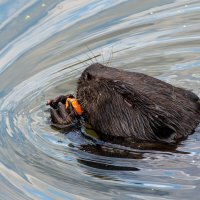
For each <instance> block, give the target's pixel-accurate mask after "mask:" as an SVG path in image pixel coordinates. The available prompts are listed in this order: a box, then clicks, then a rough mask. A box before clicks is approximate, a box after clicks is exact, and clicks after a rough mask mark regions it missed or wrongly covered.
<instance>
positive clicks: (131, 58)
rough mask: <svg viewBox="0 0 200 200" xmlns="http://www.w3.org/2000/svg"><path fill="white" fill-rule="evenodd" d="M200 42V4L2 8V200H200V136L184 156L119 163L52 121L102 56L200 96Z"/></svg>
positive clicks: (134, 1) (94, 0)
mask: <svg viewBox="0 0 200 200" xmlns="http://www.w3.org/2000/svg"><path fill="white" fill-rule="evenodd" d="M199 41H200V2H199V1H198V0H196V1H195V0H190V1H189V0H165V1H160V0H148V1H146V0H142V1H139V0H129V1H125V0H117V1H116V0H115V1H114V0H102V1H98V0H76V1H67V0H66V1H61V0H44V1H41V0H32V1H26V0H18V1H17V0H2V1H0V82H1V84H0V127H1V131H0V133H1V134H0V172H1V174H0V177H1V178H0V186H1V187H0V199H2V200H4V199H5V200H8V199H13V200H16V199H20V200H22V199H44V200H47V199H48V200H49V199H50V200H54V199H58V200H59V199H70V200H72V199H73V200H74V199H82V200H83V199H84V200H85V199H91V200H98V199H99V200H101V199H124V200H126V199H136V200H138V199H143V200H146V199H149V200H151V199H152V200H157V199H159V200H164V199H199V195H200V175H199V174H200V134H199V133H198V132H200V131H198V130H197V131H196V133H195V134H193V135H191V136H189V138H188V139H187V140H186V141H184V142H182V143H181V144H180V145H179V146H178V148H177V151H175V152H170V151H167V152H162V151H153V150H145V151H144V150H143V151H142V150H134V149H132V151H133V153H134V154H135V155H139V156H136V157H135V158H132V159H130V158H118V157H115V158H113V157H108V156H101V155H95V154H91V153H88V152H85V151H82V150H80V149H79V145H80V143H84V142H85V141H84V139H83V141H80V136H79V135H78V133H77V137H79V139H78V140H77V139H76V137H74V135H73V133H71V135H72V136H71V137H70V134H69V135H68V136H65V135H63V134H60V133H59V132H58V131H56V130H54V129H52V128H51V127H50V126H49V124H48V113H47V112H45V109H46V106H45V103H46V101H47V99H49V98H53V97H54V96H56V95H59V94H66V93H74V92H75V90H76V81H77V79H78V77H79V76H80V74H81V72H82V71H83V70H84V68H85V67H86V66H87V65H88V64H91V63H92V62H96V60H95V59H90V58H92V57H93V55H95V56H96V59H97V60H98V62H102V63H108V64H109V65H110V66H113V67H116V68H119V69H124V70H129V71H137V72H142V73H145V74H148V75H151V76H154V77H156V78H159V79H161V80H164V81H166V82H169V83H171V84H174V85H176V86H180V87H184V88H187V89H189V90H192V91H194V92H195V93H196V94H198V95H200V42H199ZM88 47H89V49H91V51H92V53H91V52H90V50H89V49H88ZM86 60H87V61H86ZM83 61H86V62H83Z"/></svg>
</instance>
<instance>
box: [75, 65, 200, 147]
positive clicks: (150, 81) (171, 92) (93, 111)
mask: <svg viewBox="0 0 200 200" xmlns="http://www.w3.org/2000/svg"><path fill="white" fill-rule="evenodd" d="M77 98H78V100H79V103H80V104H81V106H82V108H83V109H84V111H85V113H86V115H87V116H88V120H89V122H90V123H91V125H92V126H93V128H94V129H95V130H96V131H97V132H98V133H99V135H101V136H104V137H105V138H106V137H108V138H109V137H112V138H115V139H116V138H118V137H119V138H126V139H127V140H130V141H136V142H137V141H151V142H154V141H160V142H167V143H176V142H177V141H180V140H182V139H184V138H186V137H187V136H188V135H189V134H191V133H192V132H193V130H194V129H195V127H196V126H197V125H198V123H199V122H200V101H199V98H198V96H197V95H195V94H194V93H192V92H190V91H187V90H185V89H182V88H178V87H174V86H172V85H170V84H168V83H165V82H163V81H161V80H158V79H155V78H153V77H150V76H148V75H144V74H141V73H136V72H127V71H122V70H118V69H114V68H110V67H106V66H103V65H101V64H99V63H96V64H93V65H91V66H89V67H88V68H86V70H85V71H84V72H83V73H82V75H81V77H80V79H79V81H78V88H77Z"/></svg>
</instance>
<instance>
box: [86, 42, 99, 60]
mask: <svg viewBox="0 0 200 200" xmlns="http://www.w3.org/2000/svg"><path fill="white" fill-rule="evenodd" d="M86 47H87V49H88V50H89V52H90V53H91V54H92V56H93V58H95V60H96V62H97V63H98V60H97V58H96V57H97V56H95V55H94V53H93V52H92V50H91V49H90V48H89V46H87V45H86Z"/></svg>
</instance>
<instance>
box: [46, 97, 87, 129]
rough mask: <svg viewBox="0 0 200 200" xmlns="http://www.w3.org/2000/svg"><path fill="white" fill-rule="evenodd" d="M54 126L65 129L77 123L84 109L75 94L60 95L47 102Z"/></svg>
mask: <svg viewBox="0 0 200 200" xmlns="http://www.w3.org/2000/svg"><path fill="white" fill-rule="evenodd" d="M47 105H49V106H50V115H51V117H50V118H51V122H52V126H54V127H56V128H59V129H65V128H68V127H71V126H75V125H77V123H78V122H79V119H80V116H81V115H82V113H83V111H82V109H81V107H80V105H79V104H78V102H77V100H76V99H75V97H74V96H73V95H71V94H70V95H60V96H58V97H56V98H55V99H50V100H49V101H48V102H47Z"/></svg>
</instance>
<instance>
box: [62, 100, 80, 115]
mask: <svg viewBox="0 0 200 200" xmlns="http://www.w3.org/2000/svg"><path fill="white" fill-rule="evenodd" d="M69 102H70V103H71V104H72V107H73V108H74V110H75V112H76V113H77V114H78V115H82V114H83V110H82V108H81V106H80V104H79V103H78V101H77V99H75V98H67V100H66V104H65V106H66V109H67V108H68V107H69Z"/></svg>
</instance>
